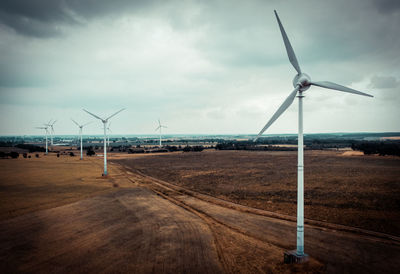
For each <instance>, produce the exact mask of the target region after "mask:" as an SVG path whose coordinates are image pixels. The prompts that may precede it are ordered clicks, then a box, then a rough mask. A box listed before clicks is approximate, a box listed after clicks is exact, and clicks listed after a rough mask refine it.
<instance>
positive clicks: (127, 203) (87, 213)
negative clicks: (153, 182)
mask: <svg viewBox="0 0 400 274" xmlns="http://www.w3.org/2000/svg"><path fill="white" fill-rule="evenodd" d="M110 156H111V158H121V155H120V154H115V155H110ZM125 157H126V156H125ZM0 165H1V168H2V170H3V174H2V175H1V180H0V186H1V188H0V195H1V199H2V200H1V201H2V202H1V207H0V212H1V215H0V216H1V220H0V269H2V271H3V272H5V273H6V272H7V273H16V272H47V273H49V272H57V273H71V272H96V273H97V272H108V273H109V272H112V273H115V272H119V273H232V272H241V273H250V272H259V273H264V272H269V273H271V272H279V273H290V272H293V271H302V270H305V271H308V272H314V273H318V272H321V271H322V270H323V268H324V267H323V265H322V264H321V263H319V262H317V261H316V260H314V259H312V260H311V261H310V262H309V263H307V264H304V265H284V264H283V263H282V253H283V251H284V249H282V248H281V247H277V246H275V245H272V244H270V243H268V242H264V241H260V240H257V239H254V238H253V237H249V236H246V235H244V234H241V233H239V232H237V231H235V230H231V229H229V228H228V227H226V226H225V225H223V224H221V223H218V222H215V221H212V220H211V219H210V218H208V217H205V216H204V215H201V214H200V213H198V212H195V211H193V210H189V209H188V208H186V207H184V206H182V205H178V204H176V202H171V201H170V200H169V199H166V198H165V197H163V196H162V195H160V193H158V192H157V191H154V190H152V189H151V188H150V187H149V184H148V182H147V183H146V182H144V180H143V179H141V177H137V176H134V174H132V173H131V172H129V171H126V170H125V169H123V168H121V167H120V166H119V165H113V164H112V163H110V164H109V172H110V174H111V175H110V176H108V177H107V178H102V177H101V173H102V158H100V157H92V158H86V159H84V160H83V161H80V160H79V158H78V157H69V156H61V157H60V158H57V157H56V156H55V155H52V154H50V155H49V156H43V155H42V154H41V157H40V158H31V159H23V158H19V159H3V160H1V161H0ZM248 250H252V252H248Z"/></svg>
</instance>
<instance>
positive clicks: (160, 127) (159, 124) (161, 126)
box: [156, 119, 167, 147]
mask: <svg viewBox="0 0 400 274" xmlns="http://www.w3.org/2000/svg"><path fill="white" fill-rule="evenodd" d="M162 128H167V126H164V125H162V124H161V122H160V119H158V127H157V128H156V131H157V130H159V131H160V147H162V144H161V129H162Z"/></svg>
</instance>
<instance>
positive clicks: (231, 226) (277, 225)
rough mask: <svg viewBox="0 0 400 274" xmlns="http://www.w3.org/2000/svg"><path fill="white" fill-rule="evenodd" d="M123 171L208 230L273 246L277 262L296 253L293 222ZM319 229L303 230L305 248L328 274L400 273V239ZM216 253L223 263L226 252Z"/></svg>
mask: <svg viewBox="0 0 400 274" xmlns="http://www.w3.org/2000/svg"><path fill="white" fill-rule="evenodd" d="M123 168H125V171H126V172H127V176H128V177H131V178H132V179H133V181H135V182H138V181H139V182H140V183H141V185H143V186H146V187H148V188H150V189H152V190H153V191H155V192H158V193H159V194H160V195H162V196H163V197H165V198H166V199H168V200H170V201H171V202H174V203H177V204H179V205H181V206H184V207H185V208H187V209H188V210H191V211H192V212H193V211H194V212H197V213H196V214H200V215H202V217H203V218H204V219H205V220H206V221H207V222H208V223H209V224H210V227H212V226H215V224H217V225H220V226H222V227H224V228H225V229H227V230H230V231H231V232H232V233H237V234H240V235H242V236H243V237H249V238H251V239H253V240H254V241H259V243H263V244H265V243H269V244H273V245H274V246H276V247H280V248H281V250H282V252H281V253H280V256H282V253H283V249H288V248H293V247H294V246H293V245H294V243H295V227H296V223H295V222H293V220H292V219H291V218H286V216H283V218H282V216H278V217H277V216H276V214H275V213H273V214H270V213H269V212H263V211H262V210H258V209H251V208H247V207H245V206H241V205H235V204H233V203H230V202H226V201H222V200H219V199H217V198H214V197H209V196H207V195H204V194H200V193H196V192H193V191H191V190H187V189H184V188H182V187H179V186H176V185H172V184H170V183H168V182H164V181H162V180H158V179H155V178H152V177H151V176H148V175H145V174H140V173H137V172H136V170H131V169H130V168H129V167H125V166H123ZM131 171H132V172H131ZM271 215H272V216H271ZM288 219H289V220H288ZM311 223H312V221H311ZM318 223H319V222H315V223H313V224H312V225H310V223H309V224H308V225H307V226H306V228H307V232H306V246H307V248H308V249H307V250H308V252H309V253H310V255H311V256H313V257H314V258H317V259H318V260H320V261H321V262H324V263H326V264H327V271H328V272H343V271H344V272H360V271H363V272H365V273H376V272H382V271H383V272H385V273H386V272H392V271H393V270H395V269H398V270H399V271H400V267H399V265H398V263H397V261H399V260H400V244H399V240H398V237H395V236H392V235H386V234H382V233H375V232H372V231H364V230H359V229H356V228H351V227H343V226H340V225H338V226H336V225H334V224H324V225H325V226H322V227H321V226H317V225H316V224H318ZM283 235H287V236H286V237H285V236H283ZM217 236H218V235H217ZM217 244H218V245H219V246H221V244H220V243H217ZM219 250H220V252H221V251H222V253H221V254H220V257H221V258H223V256H224V254H223V253H224V250H223V249H222V248H219ZM307 250H306V251H307ZM281 258H282V257H281Z"/></svg>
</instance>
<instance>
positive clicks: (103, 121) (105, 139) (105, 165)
mask: <svg viewBox="0 0 400 274" xmlns="http://www.w3.org/2000/svg"><path fill="white" fill-rule="evenodd" d="M124 109H125V108H123V109H120V110H118V111H117V112H116V113H114V114H113V115H111V116H109V117H108V118H105V119H103V118H100V117H99V116H97V115H95V114H93V113H91V112H89V111H87V110H86V109H84V111H85V112H87V113H88V114H90V115H92V116H93V117H94V118H96V119H99V120H100V121H101V122H102V123H103V126H104V173H103V176H107V142H106V141H107V122H108V120H110V119H111V118H112V117H114V116H115V115H117V114H118V113H120V112H121V111H123V110H124Z"/></svg>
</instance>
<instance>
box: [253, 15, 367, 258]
mask: <svg viewBox="0 0 400 274" xmlns="http://www.w3.org/2000/svg"><path fill="white" fill-rule="evenodd" d="M274 12H275V16H276V20H277V21H278V24H279V28H280V31H281V34H282V38H283V42H284V44H285V47H286V51H287V55H288V57H289V61H290V63H292V65H293V67H294V68H295V69H296V71H297V75H296V76H295V77H294V79H293V86H294V90H293V91H292V93H290V95H289V96H288V97H287V98H286V100H285V101H284V102H283V104H282V105H281V106H280V107H279V109H278V110H277V111H276V112H275V114H274V115H273V116H272V117H271V119H270V120H269V121H268V123H267V124H266V125H265V126H264V128H263V129H262V130H261V131H260V133H259V134H258V135H257V137H256V138H255V140H257V138H259V137H260V136H261V135H262V134H263V133H264V132H265V131H266V130H267V129H268V128H269V127H270V126H271V125H272V123H273V122H275V120H276V119H278V117H279V116H280V115H281V114H282V113H283V112H284V111H285V110H286V109H287V108H288V107H289V106H290V105H291V104H292V103H293V101H294V99H295V97H296V95H297V94H298V95H297V98H299V121H298V122H299V135H298V159H297V160H298V166H297V249H296V251H295V252H293V253H291V255H293V256H295V257H296V261H304V260H306V259H307V254H305V253H304V185H303V183H304V182H303V177H304V165H303V158H304V156H303V102H302V99H303V97H304V95H303V92H305V91H306V90H307V89H309V88H310V86H312V85H314V86H319V87H323V88H328V89H333V90H338V91H343V92H348V93H354V94H358V95H364V96H369V97H373V96H372V95H369V94H367V93H363V92H360V91H357V90H354V89H351V88H348V87H345V86H342V85H338V84H335V83H332V82H328V81H322V82H315V81H311V78H310V77H309V76H308V75H307V74H305V73H303V72H302V71H301V69H300V66H299V63H298V62H297V58H296V55H295V54H294V51H293V48H292V46H291V44H290V42H289V39H288V37H287V35H286V32H285V29H284V28H283V26H282V23H281V21H280V19H279V17H278V14H277V13H276V11H274Z"/></svg>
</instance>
